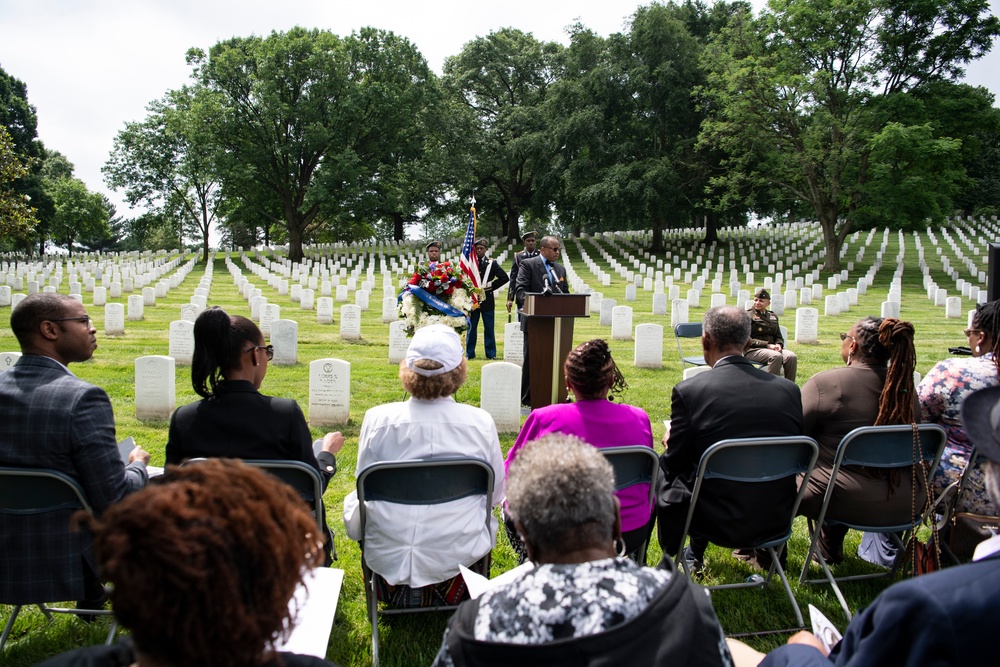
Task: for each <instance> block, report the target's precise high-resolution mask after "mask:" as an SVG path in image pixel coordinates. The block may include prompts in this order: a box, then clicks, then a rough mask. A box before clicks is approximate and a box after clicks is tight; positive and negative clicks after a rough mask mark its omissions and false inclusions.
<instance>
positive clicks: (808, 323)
mask: <svg viewBox="0 0 1000 667" xmlns="http://www.w3.org/2000/svg"><path fill="white" fill-rule="evenodd" d="M818 336H819V311H818V310H816V309H815V308H799V309H798V310H796V311H795V342H796V343H815V342H816V341H817V340H818V338H817V337H818Z"/></svg>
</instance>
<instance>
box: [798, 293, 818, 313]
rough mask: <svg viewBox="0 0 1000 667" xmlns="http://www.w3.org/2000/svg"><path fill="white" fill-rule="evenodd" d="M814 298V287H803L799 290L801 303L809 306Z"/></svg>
mask: <svg viewBox="0 0 1000 667" xmlns="http://www.w3.org/2000/svg"><path fill="white" fill-rule="evenodd" d="M812 300H813V291H812V288H809V287H803V288H802V289H800V290H799V303H801V304H802V305H803V306H808V305H810V304H811V303H812ZM817 312H818V311H817Z"/></svg>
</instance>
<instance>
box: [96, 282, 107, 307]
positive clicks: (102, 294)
mask: <svg viewBox="0 0 1000 667" xmlns="http://www.w3.org/2000/svg"><path fill="white" fill-rule="evenodd" d="M107 302H108V288H107V287H95V288H94V305H95V306H98V307H99V306H103V305H105V304H107Z"/></svg>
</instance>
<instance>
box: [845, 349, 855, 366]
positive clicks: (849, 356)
mask: <svg viewBox="0 0 1000 667" xmlns="http://www.w3.org/2000/svg"><path fill="white" fill-rule="evenodd" d="M853 360H854V353H853V352H848V353H847V365H848V366H850V365H851V362H852V361H853Z"/></svg>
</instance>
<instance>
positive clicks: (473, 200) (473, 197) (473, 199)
mask: <svg viewBox="0 0 1000 667" xmlns="http://www.w3.org/2000/svg"><path fill="white" fill-rule="evenodd" d="M472 205H473V206H475V205H476V195H472Z"/></svg>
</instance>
